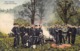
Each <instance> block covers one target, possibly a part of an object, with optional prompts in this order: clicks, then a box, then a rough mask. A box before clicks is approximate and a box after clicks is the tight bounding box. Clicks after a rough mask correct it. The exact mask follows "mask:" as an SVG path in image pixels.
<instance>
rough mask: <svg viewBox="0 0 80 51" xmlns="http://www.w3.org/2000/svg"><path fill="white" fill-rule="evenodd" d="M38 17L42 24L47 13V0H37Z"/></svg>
mask: <svg viewBox="0 0 80 51" xmlns="http://www.w3.org/2000/svg"><path fill="white" fill-rule="evenodd" d="M37 9H38V13H37V15H38V17H39V19H40V24H41V23H42V20H43V17H44V15H45V13H44V12H45V0H37Z"/></svg>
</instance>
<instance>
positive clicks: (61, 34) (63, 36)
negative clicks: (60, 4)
mask: <svg viewBox="0 0 80 51" xmlns="http://www.w3.org/2000/svg"><path fill="white" fill-rule="evenodd" d="M49 32H50V34H51V35H52V36H54V38H55V40H56V44H65V43H68V44H72V45H74V44H75V39H76V34H77V28H76V26H71V25H55V26H54V27H50V28H49Z"/></svg>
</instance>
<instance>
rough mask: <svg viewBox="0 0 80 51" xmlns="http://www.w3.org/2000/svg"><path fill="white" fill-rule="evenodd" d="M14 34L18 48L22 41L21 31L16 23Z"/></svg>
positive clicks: (15, 44) (15, 45) (13, 29)
mask: <svg viewBox="0 0 80 51" xmlns="http://www.w3.org/2000/svg"><path fill="white" fill-rule="evenodd" d="M12 32H13V33H14V47H15V48H17V47H18V45H19V42H20V41H19V40H20V37H19V35H20V29H19V25H18V24H17V23H14V27H13V28H12Z"/></svg>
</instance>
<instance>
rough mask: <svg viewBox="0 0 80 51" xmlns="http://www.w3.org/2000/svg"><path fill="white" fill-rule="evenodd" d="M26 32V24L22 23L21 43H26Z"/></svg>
mask: <svg viewBox="0 0 80 51" xmlns="http://www.w3.org/2000/svg"><path fill="white" fill-rule="evenodd" d="M25 34H26V28H25V27H24V25H22V26H21V27H20V36H21V43H22V45H24V38H23V37H24V35H25Z"/></svg>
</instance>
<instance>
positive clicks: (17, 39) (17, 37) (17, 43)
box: [14, 35, 20, 47]
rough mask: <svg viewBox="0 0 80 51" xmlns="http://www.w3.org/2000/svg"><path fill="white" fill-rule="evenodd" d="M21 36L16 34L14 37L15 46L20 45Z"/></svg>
mask: <svg viewBox="0 0 80 51" xmlns="http://www.w3.org/2000/svg"><path fill="white" fill-rule="evenodd" d="M19 40H20V38H19V36H18V35H15V38H14V47H17V46H18V45H19Z"/></svg>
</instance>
